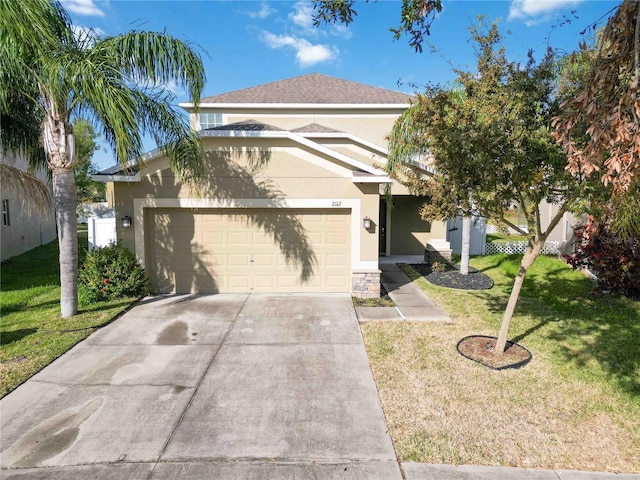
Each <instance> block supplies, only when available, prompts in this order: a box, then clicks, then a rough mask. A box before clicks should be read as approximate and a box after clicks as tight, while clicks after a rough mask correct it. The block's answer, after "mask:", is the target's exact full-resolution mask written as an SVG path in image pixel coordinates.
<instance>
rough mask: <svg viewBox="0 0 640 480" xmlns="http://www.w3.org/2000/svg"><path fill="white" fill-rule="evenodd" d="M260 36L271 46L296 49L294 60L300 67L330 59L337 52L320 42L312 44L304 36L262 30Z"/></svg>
mask: <svg viewBox="0 0 640 480" xmlns="http://www.w3.org/2000/svg"><path fill="white" fill-rule="evenodd" d="M262 36H263V38H264V40H265V42H266V43H267V45H268V46H269V47H271V48H281V47H291V48H293V49H294V50H295V51H296V61H297V62H298V64H299V65H300V66H301V67H309V66H312V65H315V64H316V63H321V62H326V61H328V60H332V59H333V58H335V57H336V56H337V54H338V51H337V50H336V49H335V48H332V47H328V46H326V45H320V44H317V45H313V44H312V43H311V42H309V41H308V40H305V39H304V38H297V37H292V36H290V35H274V34H273V33H270V32H263V33H262Z"/></svg>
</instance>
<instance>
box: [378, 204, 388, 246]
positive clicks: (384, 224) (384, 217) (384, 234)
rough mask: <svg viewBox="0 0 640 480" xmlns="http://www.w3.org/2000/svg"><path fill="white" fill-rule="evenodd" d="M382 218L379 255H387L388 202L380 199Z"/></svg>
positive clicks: (379, 224)
mask: <svg viewBox="0 0 640 480" xmlns="http://www.w3.org/2000/svg"><path fill="white" fill-rule="evenodd" d="M379 212H380V218H379V219H378V253H379V254H380V255H382V256H385V255H386V254H387V200H386V199H384V198H381V199H380V210H379Z"/></svg>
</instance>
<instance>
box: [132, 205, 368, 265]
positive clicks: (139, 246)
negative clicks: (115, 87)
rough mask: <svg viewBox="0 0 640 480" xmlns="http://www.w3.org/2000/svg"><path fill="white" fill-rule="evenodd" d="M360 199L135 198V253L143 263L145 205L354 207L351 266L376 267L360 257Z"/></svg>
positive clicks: (179, 206)
mask: <svg viewBox="0 0 640 480" xmlns="http://www.w3.org/2000/svg"><path fill="white" fill-rule="evenodd" d="M361 203H362V202H361V200H359V199H354V198H294V199H292V198H288V199H273V200H272V199H264V198H234V199H229V200H218V199H213V198H134V199H133V211H134V212H135V215H134V227H135V229H134V230H135V253H136V257H137V258H138V261H139V262H140V264H141V265H142V266H143V267H144V261H145V255H144V253H145V252H144V227H145V225H144V209H145V208H270V209H272V208H308V209H314V208H315V209H331V208H334V209H345V208H346V209H350V210H351V270H352V271H353V270H375V269H377V268H378V261H377V260H368V261H367V260H364V261H363V260H360V236H361V231H362V220H361V216H362V215H361V211H362V208H361Z"/></svg>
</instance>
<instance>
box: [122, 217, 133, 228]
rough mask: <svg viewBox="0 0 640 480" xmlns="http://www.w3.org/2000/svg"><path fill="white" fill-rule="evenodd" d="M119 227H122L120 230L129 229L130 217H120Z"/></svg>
mask: <svg viewBox="0 0 640 480" xmlns="http://www.w3.org/2000/svg"><path fill="white" fill-rule="evenodd" d="M120 225H122V228H129V227H131V217H130V216H129V215H125V216H124V217H122V218H121V219H120Z"/></svg>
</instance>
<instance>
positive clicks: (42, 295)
mask: <svg viewBox="0 0 640 480" xmlns="http://www.w3.org/2000/svg"><path fill="white" fill-rule="evenodd" d="M79 245H80V249H81V250H83V249H84V248H86V245H87V234H86V232H81V233H80V235H79ZM135 300H136V299H135V298H126V299H121V300H113V301H109V302H99V303H93V304H89V305H82V304H81V305H80V307H79V312H78V315H75V316H74V317H72V318H70V319H64V320H63V319H61V318H60V281H59V272H58V243H57V241H53V242H51V243H49V244H47V245H43V246H41V247H38V248H36V249H34V250H31V251H30V252H27V253H25V254H23V255H19V256H17V257H14V258H11V259H10V260H8V261H7V262H4V263H3V264H2V279H1V284H0V309H1V312H2V316H1V318H0V344H1V345H2V350H1V351H0V362H1V363H0V397H2V396H4V395H6V394H7V393H9V392H11V391H12V390H14V389H15V388H16V387H18V386H19V385H20V384H22V383H23V382H25V381H26V380H27V379H28V378H29V377H31V376H32V375H34V374H36V373H37V372H39V371H40V370H42V369H43V368H44V367H46V366H47V365H48V364H49V363H51V362H52V361H53V360H55V359H56V358H58V357H59V356H60V355H62V354H63V353H65V352H66V351H67V350H69V349H70V348H71V347H73V346H74V345H75V344H77V343H78V342H80V341H81V340H84V339H85V338H86V337H88V336H89V335H90V334H91V333H92V332H93V331H95V327H97V326H101V325H104V324H106V323H108V322H110V321H111V320H112V319H113V318H114V317H115V316H116V315H118V314H119V313H120V312H122V311H123V310H124V309H126V308H127V307H128V306H129V305H130V304H131V303H133V302H134V301H135ZM65 330H72V331H65Z"/></svg>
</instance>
